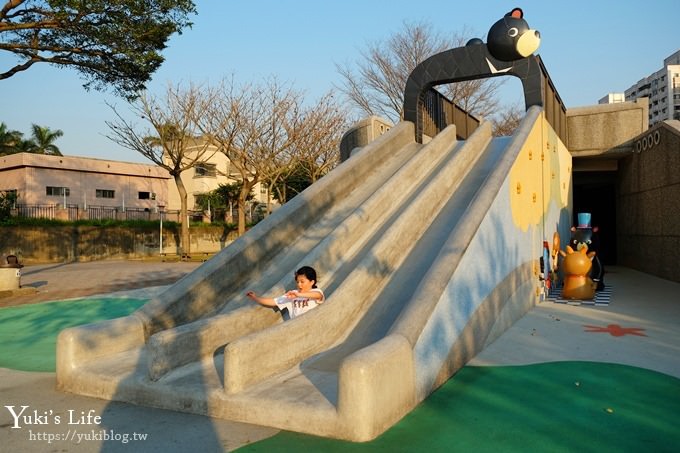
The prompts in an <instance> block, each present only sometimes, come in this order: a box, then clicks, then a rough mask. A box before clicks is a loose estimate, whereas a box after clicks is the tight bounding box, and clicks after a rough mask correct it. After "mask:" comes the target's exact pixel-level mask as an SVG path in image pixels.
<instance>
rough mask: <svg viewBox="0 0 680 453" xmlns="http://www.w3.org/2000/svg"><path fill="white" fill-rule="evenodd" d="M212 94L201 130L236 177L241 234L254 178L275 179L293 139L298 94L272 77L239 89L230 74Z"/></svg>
mask: <svg viewBox="0 0 680 453" xmlns="http://www.w3.org/2000/svg"><path fill="white" fill-rule="evenodd" d="M213 93H214V94H213V96H211V99H212V102H211V103H210V105H209V106H207V109H206V114H205V115H204V117H203V119H202V120H201V122H200V124H201V129H202V130H203V132H204V134H206V135H209V136H210V137H211V140H212V141H213V143H214V144H215V145H216V146H217V148H218V149H219V150H220V151H221V152H223V153H224V154H225V155H226V156H227V158H229V161H230V164H231V165H233V166H234V168H236V169H237V171H238V172H239V174H240V176H241V181H242V183H243V184H242V186H241V194H240V196H239V202H238V213H239V216H238V231H239V234H243V233H244V232H245V206H246V201H247V198H248V195H249V194H250V193H251V191H252V190H253V187H254V186H255V185H256V184H257V183H258V182H262V181H265V180H270V179H272V177H274V174H273V172H275V171H278V166H279V165H280V164H281V159H282V157H283V156H285V153H287V152H288V151H289V150H290V148H291V145H292V143H293V142H294V135H295V134H296V131H297V128H298V125H297V124H298V122H299V119H298V116H299V105H300V99H301V95H300V93H298V92H296V91H295V90H293V89H292V88H290V87H288V86H285V85H284V84H281V83H280V82H279V81H278V80H276V79H275V78H270V79H268V80H267V81H265V82H263V83H261V84H258V85H244V86H241V87H237V86H236V85H235V84H234V81H233V78H232V79H231V80H224V81H223V82H222V83H221V84H220V86H219V87H217V88H216V89H214V90H213ZM273 164H277V165H273Z"/></svg>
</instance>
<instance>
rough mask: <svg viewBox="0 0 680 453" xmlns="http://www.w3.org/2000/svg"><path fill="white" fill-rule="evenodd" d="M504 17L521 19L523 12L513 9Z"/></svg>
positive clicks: (520, 9) (519, 9)
mask: <svg viewBox="0 0 680 453" xmlns="http://www.w3.org/2000/svg"><path fill="white" fill-rule="evenodd" d="M506 16H512V17H514V18H515V19H521V18H523V17H524V12H523V11H522V8H513V9H512V11H510V12H509V13H508V14H506Z"/></svg>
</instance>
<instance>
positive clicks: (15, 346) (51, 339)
mask: <svg viewBox="0 0 680 453" xmlns="http://www.w3.org/2000/svg"><path fill="white" fill-rule="evenodd" d="M146 302H147V300H143V299H121V298H99V299H77V300H72V301H64V302H49V303H42V304H32V305H21V306H17V307H8V308H2V309H0V345H1V346H0V367H2V368H10V369H13V370H22V371H55V368H56V356H55V351H56V345H57V335H58V334H59V332H61V331H62V330H63V329H66V328H67V327H73V326H78V325H82V324H89V323H92V322H96V321H102V320H105V319H113V318H118V317H120V316H125V315H128V314H130V313H132V312H133V311H135V310H136V309H137V308H139V307H140V306H142V305H143V304H144V303H146Z"/></svg>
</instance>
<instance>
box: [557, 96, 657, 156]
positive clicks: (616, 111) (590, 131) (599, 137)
mask: <svg viewBox="0 0 680 453" xmlns="http://www.w3.org/2000/svg"><path fill="white" fill-rule="evenodd" d="M648 118H649V107H648V105H647V98H640V99H638V100H637V101H635V102H622V103H618V104H602V105H593V106H588V107H576V108H571V109H568V110H567V143H565V144H566V145H567V149H569V152H570V153H571V155H572V157H582V156H592V155H597V154H601V153H602V152H604V151H612V150H617V149H620V150H621V151H630V150H632V140H633V139H634V138H635V137H637V136H638V135H640V134H641V133H642V132H644V131H646V130H647V128H648Z"/></svg>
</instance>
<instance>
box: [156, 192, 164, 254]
mask: <svg viewBox="0 0 680 453" xmlns="http://www.w3.org/2000/svg"><path fill="white" fill-rule="evenodd" d="M164 207H165V206H164V205H162V204H159V205H158V216H159V217H160V224H161V232H160V241H159V244H160V245H159V252H158V253H159V255H160V256H163V208H164Z"/></svg>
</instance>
